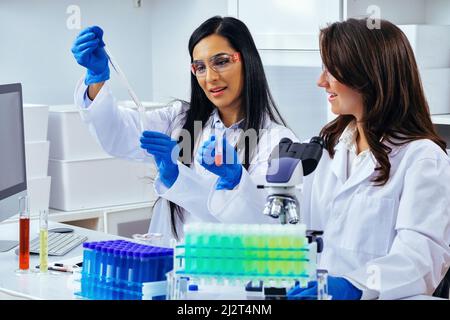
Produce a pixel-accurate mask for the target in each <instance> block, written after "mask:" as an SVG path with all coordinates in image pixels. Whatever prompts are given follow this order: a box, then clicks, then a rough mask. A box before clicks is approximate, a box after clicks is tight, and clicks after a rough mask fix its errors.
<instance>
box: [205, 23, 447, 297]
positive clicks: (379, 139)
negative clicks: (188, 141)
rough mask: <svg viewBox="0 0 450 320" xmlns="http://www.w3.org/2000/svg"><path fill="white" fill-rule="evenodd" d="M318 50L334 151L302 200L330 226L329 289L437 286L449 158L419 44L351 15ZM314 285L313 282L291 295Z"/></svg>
mask: <svg viewBox="0 0 450 320" xmlns="http://www.w3.org/2000/svg"><path fill="white" fill-rule="evenodd" d="M320 50H321V56H322V60H323V72H322V74H321V76H320V78H319V80H318V86H319V87H321V88H323V89H325V90H326V92H327V93H328V95H329V96H328V99H329V102H330V104H331V108H332V111H333V113H335V114H336V115H337V118H336V119H335V120H334V121H332V122H330V123H329V124H327V125H326V126H325V127H324V128H323V129H322V131H321V136H322V138H323V139H324V141H325V148H326V151H327V152H324V154H323V156H322V159H321V160H320V163H319V165H318V167H317V169H316V170H315V172H313V173H312V174H311V175H309V176H307V177H306V178H305V181H304V185H303V190H302V195H301V196H300V202H301V203H300V207H301V216H302V217H303V219H304V221H303V222H304V223H306V225H307V227H308V228H311V229H315V230H323V231H324V238H323V240H324V250H323V252H322V254H321V257H320V262H319V268H322V269H327V270H328V271H329V273H330V276H329V281H328V290H329V293H330V294H331V295H332V296H333V298H334V299H371V298H372V299H373V298H380V299H398V298H402V297H407V296H413V295H419V294H432V293H433V291H434V290H435V288H436V287H437V286H438V284H439V282H440V281H441V280H442V278H443V277H444V275H445V273H446V271H447V269H448V267H449V265H450V249H449V244H450V159H449V157H448V156H447V154H446V152H445V148H446V143H445V142H444V141H443V140H442V139H441V138H440V137H439V136H438V135H437V134H436V131H435V129H434V128H433V124H432V122H431V118H430V114H429V108H428V104H427V101H426V99H425V95H424V92H423V88H422V85H421V80H420V76H419V72H418V68H417V64H416V61H415V57H414V54H413V51H412V48H411V46H410V44H409V42H408V40H407V38H406V36H405V35H404V34H403V33H402V31H401V30H400V29H399V28H398V27H396V26H395V25H393V24H392V23H390V22H388V21H381V28H379V29H369V28H368V27H367V24H366V20H365V19H361V20H356V19H349V20H347V21H344V22H336V23H333V24H331V25H329V26H328V27H326V28H324V29H323V30H321V32H320ZM302 116H306V115H302ZM241 183H245V182H243V181H241ZM218 192H220V191H214V193H218ZM250 197H251V195H250ZM240 206H241V210H245V208H244V207H245V204H243V203H241V204H240ZM223 207H224V208H225V207H226V208H227V210H235V208H236V207H235V206H234V205H233V204H232V203H231V201H230V203H228V204H227V205H226V206H225V205H224V206H223ZM260 210H261V212H262V211H263V204H261V208H260ZM316 292H317V284H316V283H315V282H312V283H310V285H309V286H308V287H307V288H300V287H294V288H293V289H291V290H290V292H289V293H288V296H290V297H293V298H299V299H302V298H307V297H309V296H310V295H314V294H316Z"/></svg>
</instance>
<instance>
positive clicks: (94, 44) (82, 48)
mask: <svg viewBox="0 0 450 320" xmlns="http://www.w3.org/2000/svg"><path fill="white" fill-rule="evenodd" d="M102 38H103V30H102V29H101V28H100V27H97V26H94V27H88V28H86V29H84V30H83V31H81V32H80V34H79V35H78V37H77V38H76V39H75V42H74V44H73V46H72V53H73V56H74V57H75V60H77V62H78V64H80V65H82V66H83V67H85V68H86V69H87V74H86V78H85V80H84V83H85V84H86V85H90V84H93V83H99V82H102V81H106V80H108V79H109V66H108V56H107V55H106V52H105V49H104V46H105V43H104V42H103V40H102Z"/></svg>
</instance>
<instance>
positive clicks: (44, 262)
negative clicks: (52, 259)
mask: <svg viewBox="0 0 450 320" xmlns="http://www.w3.org/2000/svg"><path fill="white" fill-rule="evenodd" d="M39 271H40V272H47V271H48V210H47V209H43V210H40V211H39Z"/></svg>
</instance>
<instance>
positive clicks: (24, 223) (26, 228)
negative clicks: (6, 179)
mask: <svg viewBox="0 0 450 320" xmlns="http://www.w3.org/2000/svg"><path fill="white" fill-rule="evenodd" d="M29 270H30V210H29V205H28V196H23V197H20V198H19V270H18V272H28V271H29Z"/></svg>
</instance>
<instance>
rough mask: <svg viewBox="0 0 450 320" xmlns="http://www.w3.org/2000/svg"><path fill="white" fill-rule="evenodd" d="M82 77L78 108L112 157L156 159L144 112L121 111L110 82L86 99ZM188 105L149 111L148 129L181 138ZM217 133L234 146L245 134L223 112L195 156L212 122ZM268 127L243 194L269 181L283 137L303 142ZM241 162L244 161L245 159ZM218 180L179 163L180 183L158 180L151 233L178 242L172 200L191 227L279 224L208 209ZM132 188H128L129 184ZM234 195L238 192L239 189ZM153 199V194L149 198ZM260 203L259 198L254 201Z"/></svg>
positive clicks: (254, 215)
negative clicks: (144, 134) (147, 145)
mask: <svg viewBox="0 0 450 320" xmlns="http://www.w3.org/2000/svg"><path fill="white" fill-rule="evenodd" d="M83 80H84V79H81V80H80V81H79V83H78V84H77V87H76V89H75V94H74V98H75V104H76V105H77V106H79V108H80V114H81V117H82V119H83V120H84V121H85V122H86V123H87V124H88V126H89V129H90V131H91V132H92V134H93V135H94V136H95V137H96V139H97V140H98V142H99V143H100V145H101V146H102V147H103V149H104V150H105V151H106V152H107V153H109V154H110V155H112V156H115V157H119V158H123V159H129V160H136V161H148V162H151V161H152V157H151V156H149V155H148V154H147V153H146V152H145V151H144V150H142V149H141V148H140V141H139V139H140V136H141V132H140V129H139V120H138V113H137V112H136V111H135V110H132V109H126V108H121V107H118V106H117V103H116V101H115V99H114V97H113V95H112V93H111V90H110V88H109V86H108V83H106V84H105V85H104V86H103V88H102V89H101V90H100V92H99V93H98V95H97V96H96V98H95V99H94V101H92V102H90V101H89V100H88V99H86V97H85V93H86V89H87V87H86V85H85V84H84V82H83ZM188 107H189V106H188V105H187V104H182V103H179V102H178V103H174V104H173V105H171V106H168V107H166V108H162V109H157V110H152V111H147V112H146V122H147V129H148V130H153V131H159V132H162V133H165V134H168V135H170V136H172V137H173V138H178V136H179V132H178V131H177V129H181V128H182V127H183V124H184V118H183V112H184V111H185V110H186V109H187V108H188ZM213 123H214V125H215V127H214V128H215V130H222V131H225V132H226V134H227V141H228V142H230V143H231V144H235V143H236V142H237V138H238V136H239V131H238V130H237V128H236V127H230V128H225V127H224V126H223V123H222V122H221V121H220V118H219V116H218V113H217V112H213V114H212V115H211V117H210V118H209V120H208V123H207V125H206V126H205V128H204V130H203V132H202V136H201V138H200V139H197V143H196V145H195V147H194V155H195V154H196V153H197V150H198V148H199V147H201V146H202V145H203V143H204V142H205V141H206V140H207V139H209V137H210V136H211V135H212V134H213V132H212V130H214V129H213V128H212V124H213ZM264 128H265V129H267V131H265V133H264V134H263V135H262V136H261V140H260V143H259V145H258V149H257V152H256V156H254V157H253V158H252V162H251V165H250V167H249V169H248V172H247V171H246V170H243V172H244V173H243V174H245V175H248V176H249V177H251V179H247V180H246V186H245V187H242V186H240V187H239V190H238V191H236V192H237V193H242V196H243V197H245V193H246V192H248V191H249V189H252V190H251V191H252V192H253V191H254V190H256V189H257V188H256V185H257V184H259V182H263V181H264V178H265V173H266V171H267V160H268V158H269V155H270V153H271V151H272V150H273V148H274V147H275V146H276V145H277V144H278V143H279V141H280V140H281V139H282V138H283V137H288V138H290V139H292V140H293V141H298V140H297V138H296V137H295V135H294V134H293V133H292V131H291V130H289V129H287V128H285V127H283V126H280V125H277V124H276V123H274V122H272V121H270V120H266V121H265V125H264ZM239 155H240V158H241V159H242V155H241V154H239ZM216 182H217V176H216V175H214V174H212V173H210V172H209V171H207V170H206V169H204V168H203V167H202V166H201V165H200V164H198V163H197V162H194V163H193V164H192V165H191V167H190V168H189V167H187V166H185V165H183V164H181V163H179V176H178V178H177V180H176V182H175V183H174V185H173V186H172V187H171V188H170V189H168V188H167V187H166V186H165V185H164V184H163V183H162V182H161V181H160V180H159V178H157V179H156V181H155V184H154V186H155V190H156V194H157V195H158V196H159V197H161V199H159V201H157V203H156V204H155V206H154V208H153V215H152V218H151V222H150V228H149V232H154V233H162V234H163V244H164V245H169V243H170V239H172V238H173V234H172V230H171V222H170V208H169V202H168V201H167V200H170V201H172V202H174V203H176V204H178V205H179V206H181V207H182V208H184V212H183V213H184V216H185V220H184V222H185V223H189V222H223V223H276V221H275V220H274V219H271V218H268V217H265V216H263V215H261V214H259V212H256V211H255V210H252V211H248V212H245V213H243V212H242V211H238V212H229V211H228V212H227V213H225V214H223V213H218V214H212V213H211V212H210V209H209V207H208V201H207V200H208V195H209V192H210V190H211V189H212V188H214V186H215V183H216ZM124 188H126V186H124ZM233 192H234V191H233ZM253 194H256V197H257V198H258V200H259V201H261V204H264V202H265V199H266V196H267V195H266V191H265V190H259V191H256V192H253ZM149 196H150V195H149ZM253 200H254V201H255V199H253ZM177 230H178V232H179V234H181V236H183V233H182V224H181V223H179V224H178V226H177Z"/></svg>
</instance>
